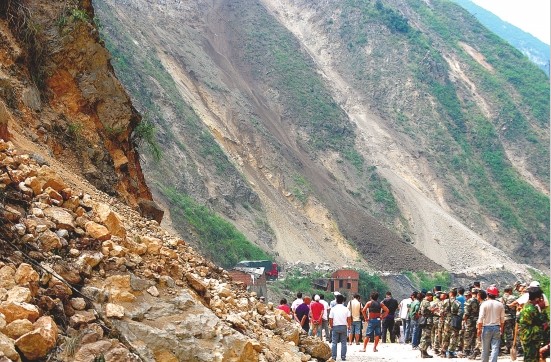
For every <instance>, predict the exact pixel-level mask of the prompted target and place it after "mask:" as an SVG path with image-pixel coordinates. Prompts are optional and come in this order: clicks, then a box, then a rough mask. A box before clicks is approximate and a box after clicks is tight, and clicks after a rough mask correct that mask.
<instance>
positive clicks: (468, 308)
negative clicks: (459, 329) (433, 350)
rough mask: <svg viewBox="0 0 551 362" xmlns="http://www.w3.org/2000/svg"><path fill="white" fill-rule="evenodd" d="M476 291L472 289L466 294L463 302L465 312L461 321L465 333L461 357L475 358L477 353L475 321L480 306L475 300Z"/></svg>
mask: <svg viewBox="0 0 551 362" xmlns="http://www.w3.org/2000/svg"><path fill="white" fill-rule="evenodd" d="M477 294H478V289H476V288H472V289H471V290H469V291H468V292H467V300H466V301H465V312H464V314H463V321H464V322H465V332H464V333H463V356H464V357H469V358H470V356H473V358H472V359H475V358H476V355H477V354H478V352H479V351H477V350H476V321H477V319H478V311H479V310H480V304H479V303H478V299H477V298H476V296H477Z"/></svg>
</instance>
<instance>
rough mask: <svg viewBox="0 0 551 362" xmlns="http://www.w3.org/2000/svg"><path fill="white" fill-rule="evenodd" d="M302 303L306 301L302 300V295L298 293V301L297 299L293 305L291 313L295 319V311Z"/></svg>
mask: <svg viewBox="0 0 551 362" xmlns="http://www.w3.org/2000/svg"><path fill="white" fill-rule="evenodd" d="M302 303H304V300H302V293H301V292H298V293H297V299H295V300H294V301H293V303H291V312H292V313H293V317H294V315H295V309H297V307H298V306H299V305H301V304H302Z"/></svg>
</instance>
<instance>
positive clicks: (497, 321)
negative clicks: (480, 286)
mask: <svg viewBox="0 0 551 362" xmlns="http://www.w3.org/2000/svg"><path fill="white" fill-rule="evenodd" d="M486 293H487V294H488V299H487V300H486V301H485V302H484V303H482V305H481V306H480V313H479V315H478V321H477V336H479V337H481V341H482V362H488V361H489V360H490V359H491V360H492V362H497V356H498V355H499V345H500V342H501V334H502V333H503V326H504V323H505V308H504V307H503V304H502V303H501V302H499V301H497V300H496V298H497V297H498V295H499V290H498V289H497V287H495V286H490V287H488V289H486Z"/></svg>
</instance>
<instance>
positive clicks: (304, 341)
mask: <svg viewBox="0 0 551 362" xmlns="http://www.w3.org/2000/svg"><path fill="white" fill-rule="evenodd" d="M299 347H300V349H301V351H303V352H304V353H306V354H308V355H310V356H312V357H314V358H319V359H323V360H328V359H329V358H331V348H330V347H329V346H328V345H327V344H326V343H325V342H324V341H323V340H321V339H319V338H317V337H312V336H307V337H302V338H301V339H300V343H299Z"/></svg>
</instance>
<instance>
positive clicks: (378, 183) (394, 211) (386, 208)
mask: <svg viewBox="0 0 551 362" xmlns="http://www.w3.org/2000/svg"><path fill="white" fill-rule="evenodd" d="M368 174H369V178H368V182H367V184H368V187H369V189H370V190H371V194H373V197H374V200H375V202H376V203H377V204H378V205H380V206H381V207H382V208H383V210H382V211H380V212H379V214H381V215H382V216H385V215H389V216H391V217H398V216H399V215H400V209H399V208H398V203H397V202H396V199H395V198H394V195H393V194H392V189H391V187H390V183H389V182H388V181H387V180H386V179H384V178H383V177H381V175H379V173H378V172H377V167H375V166H371V167H369V169H368Z"/></svg>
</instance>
